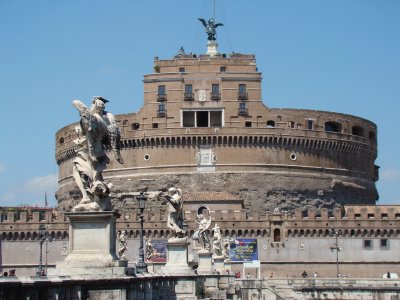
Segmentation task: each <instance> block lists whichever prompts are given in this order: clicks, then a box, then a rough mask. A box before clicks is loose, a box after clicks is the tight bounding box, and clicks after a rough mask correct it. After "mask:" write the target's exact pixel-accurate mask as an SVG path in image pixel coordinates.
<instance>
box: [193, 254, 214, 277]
mask: <svg viewBox="0 0 400 300" xmlns="http://www.w3.org/2000/svg"><path fill="white" fill-rule="evenodd" d="M198 255H199V266H198V267H197V274H199V275H207V274H213V273H214V268H213V265H212V253H211V252H199V253H198Z"/></svg>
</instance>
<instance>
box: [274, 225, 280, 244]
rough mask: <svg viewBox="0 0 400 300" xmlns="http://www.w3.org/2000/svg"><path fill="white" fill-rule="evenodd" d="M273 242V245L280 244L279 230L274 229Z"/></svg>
mask: <svg viewBox="0 0 400 300" xmlns="http://www.w3.org/2000/svg"><path fill="white" fill-rule="evenodd" d="M274 242H275V243H280V242H281V230H280V229H279V228H275V229H274Z"/></svg>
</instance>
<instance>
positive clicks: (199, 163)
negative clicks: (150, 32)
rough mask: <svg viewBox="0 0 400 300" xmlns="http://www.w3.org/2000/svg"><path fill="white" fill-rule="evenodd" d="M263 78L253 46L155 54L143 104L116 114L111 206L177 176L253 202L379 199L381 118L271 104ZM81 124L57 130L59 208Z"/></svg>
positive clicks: (189, 184) (195, 186) (69, 190)
mask: <svg viewBox="0 0 400 300" xmlns="http://www.w3.org/2000/svg"><path fill="white" fill-rule="evenodd" d="M261 80H262V74H261V73H260V72H259V71H258V68H257V65H256V59H255V56H254V55H246V54H239V53H233V54H230V55H225V54H217V55H214V56H210V55H207V54H203V55H199V56H197V55H195V54H186V53H185V52H184V51H183V50H182V49H181V51H180V53H179V54H177V55H176V56H175V57H173V58H172V59H169V60H161V59H159V58H157V57H156V58H155V60H154V67H153V73H151V74H148V75H145V76H144V105H143V107H142V108H141V109H140V110H139V111H138V112H136V113H127V114H124V115H118V116H116V118H117V120H118V121H119V126H120V127H121V130H122V132H121V149H122V150H121V153H122V156H123V159H124V164H123V165H120V164H118V163H116V162H115V161H112V162H111V164H110V165H109V167H108V169H107V170H106V172H105V173H104V174H105V176H106V177H107V179H108V180H109V181H111V182H112V184H113V186H114V189H113V195H112V198H113V205H114V208H116V209H123V208H124V205H125V204H126V202H129V198H130V197H129V195H130V194H131V193H132V192H134V191H137V190H138V189H143V188H147V189H148V190H154V191H156V190H161V189H163V188H165V187H168V186H172V185H177V186H181V187H184V190H185V191H186V192H199V191H204V190H207V191H215V192H229V193H231V194H233V195H237V196H239V197H241V198H242V199H244V205H245V207H246V209H248V210H249V211H256V210H269V211H273V210H274V209H275V208H276V207H279V208H280V209H283V210H286V211H293V210H294V209H295V208H296V207H306V206H312V207H317V208H324V207H325V208H329V209H333V208H334V207H336V206H338V205H346V204H369V205H373V204H375V201H376V200H377V199H378V194H377V191H376V187H375V181H376V180H378V167H377V166H375V165H374V161H375V159H376V156H377V128H376V125H375V124H374V123H372V122H370V121H368V120H365V119H362V118H359V117H356V116H351V115H346V114H340V113H333V112H325V111H312V110H296V109H273V108H269V107H267V106H265V105H264V103H263V102H262V99H261ZM75 126H76V124H71V125H69V126H66V127H64V128H62V129H61V130H59V131H58V132H57V134H56V160H57V163H58V165H59V190H58V192H57V199H58V202H59V207H60V208H61V209H62V210H69V209H70V208H71V207H72V206H73V200H74V199H77V198H78V197H79V192H78V191H77V188H76V186H75V185H74V181H73V178H72V160H73V158H74V156H75V152H74V145H73V143H72V141H73V140H74V139H75V138H76V133H75V132H74V128H75ZM121 200H122V201H121ZM154 206H157V204H156V203H155V204H154Z"/></svg>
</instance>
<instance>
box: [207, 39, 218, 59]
mask: <svg viewBox="0 0 400 300" xmlns="http://www.w3.org/2000/svg"><path fill="white" fill-rule="evenodd" d="M207 54H208V55H210V56H215V55H217V54H218V43H217V42H215V41H209V42H208V43H207Z"/></svg>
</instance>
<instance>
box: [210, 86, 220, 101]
mask: <svg viewBox="0 0 400 300" xmlns="http://www.w3.org/2000/svg"><path fill="white" fill-rule="evenodd" d="M220 99H221V95H220V93H219V84H213V85H212V86H211V100H220Z"/></svg>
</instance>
